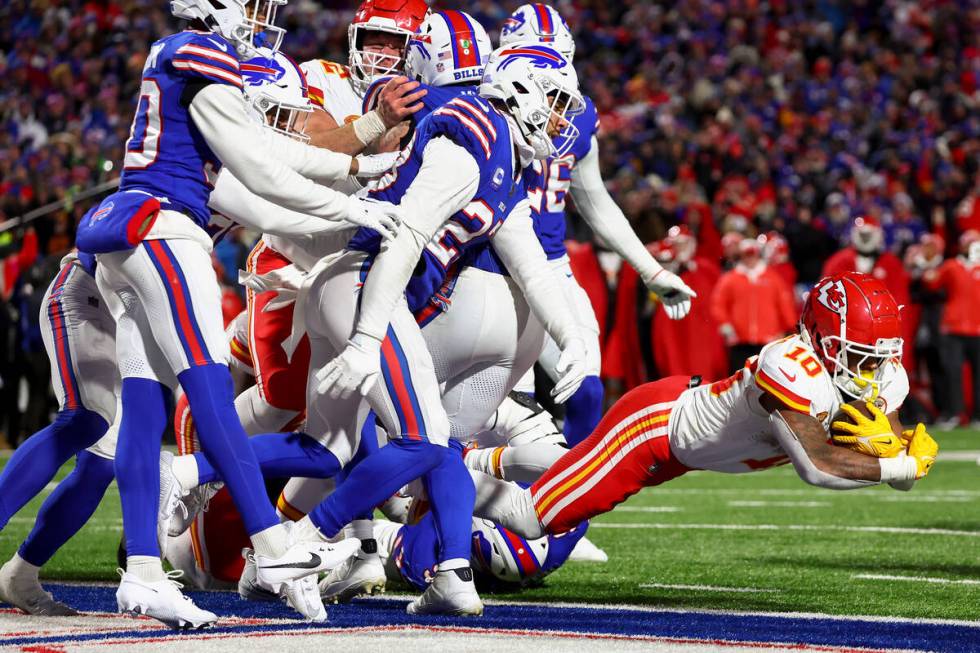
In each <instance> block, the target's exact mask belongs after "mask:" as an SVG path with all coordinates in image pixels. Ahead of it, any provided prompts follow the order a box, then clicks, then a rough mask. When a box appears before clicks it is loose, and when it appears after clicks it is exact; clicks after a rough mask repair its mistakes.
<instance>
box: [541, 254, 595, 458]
mask: <svg viewBox="0 0 980 653" xmlns="http://www.w3.org/2000/svg"><path fill="white" fill-rule="evenodd" d="M562 272H563V274H561V275H560V276H561V278H563V279H564V280H565V283H564V284H563V285H564V286H565V295H566V297H567V298H568V302H569V304H570V306H571V307H572V311H573V312H574V314H575V316H576V318H578V321H579V327H580V330H581V335H582V337H583V338H585V343H586V347H587V350H586V353H587V355H588V358H587V363H588V365H589V372H588V376H586V377H585V380H584V381H583V382H582V385H580V386H579V388H578V390H576V391H575V394H573V395H572V396H571V398H570V399H569V400H568V401H567V402H566V403H565V428H564V431H565V439H566V440H568V444H569V445H571V446H575V445H576V444H578V443H579V442H581V441H582V440H584V439H585V438H587V437H588V436H589V435H590V434H591V433H592V430H593V429H594V428H595V427H596V425H597V424H598V423H599V420H600V419H601V418H602V400H603V394H604V391H603V386H602V379H600V378H599V373H600V370H601V364H602V360H601V353H600V349H599V323H598V322H597V321H596V318H595V312H594V311H593V309H592V303H591V302H590V301H589V296H588V295H587V294H586V292H585V291H584V290H582V287H581V286H579V285H578V282H577V281H575V277H573V276H572V272H571V268H569V267H568V264H567V262H566V263H565V264H564V269H563V270H562ZM560 354H561V352H560V351H559V349H558V345H556V344H555V342H554V341H553V340H551V339H550V338H549V339H548V343H547V344H546V345H545V351H544V353H542V355H541V364H542V366H543V367H544V368H545V370H546V371H547V372H548V375H549V376H550V377H551V379H552V380H556V379H557V375H556V373H555V365H556V364H557V363H558V357H559V355H560Z"/></svg>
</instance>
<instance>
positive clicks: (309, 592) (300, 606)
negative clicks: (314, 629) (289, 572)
mask: <svg viewBox="0 0 980 653" xmlns="http://www.w3.org/2000/svg"><path fill="white" fill-rule="evenodd" d="M316 578H317V577H316V575H311V576H304V577H303V578H300V579H299V580H293V581H289V582H288V583H283V586H282V598H283V599H285V600H286V603H288V604H289V606H290V607H291V608H292V609H293V610H296V612H298V613H300V614H301V615H303V616H304V617H306V619H307V621H312V622H314V623H322V622H324V621H326V620H327V609H326V608H325V607H323V600H322V599H321V598H320V588H319V587H317V584H316Z"/></svg>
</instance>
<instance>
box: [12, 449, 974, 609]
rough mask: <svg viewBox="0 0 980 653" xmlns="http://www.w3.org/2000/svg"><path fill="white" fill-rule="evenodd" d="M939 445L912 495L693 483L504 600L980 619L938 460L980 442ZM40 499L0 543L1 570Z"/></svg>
mask: <svg viewBox="0 0 980 653" xmlns="http://www.w3.org/2000/svg"><path fill="white" fill-rule="evenodd" d="M934 435H935V436H936V438H937V440H938V441H939V443H940V446H941V448H942V451H941V453H940V459H939V461H938V462H937V463H936V466H935V468H934V469H933V471H932V473H931V474H930V475H929V477H928V478H927V479H925V480H924V481H923V482H921V483H920V484H918V486H917V487H916V488H915V489H914V490H912V491H911V492H908V493H902V492H897V491H894V490H892V489H890V488H887V487H885V488H880V487H879V488H871V489H867V490H860V491H851V492H832V491H829V490H821V489H819V488H813V487H810V486H807V485H805V484H804V483H803V482H802V481H800V480H799V479H798V478H797V477H796V475H795V473H794V472H793V470H792V468H790V467H788V466H787V467H780V468H776V469H771V470H767V471H763V472H760V473H756V474H746V475H738V476H736V475H725V474H714V473H709V472H695V473H690V474H688V475H686V476H684V477H681V478H679V479H676V480H674V481H671V482H670V483H668V484H667V485H664V486H661V487H659V488H653V489H650V490H646V491H643V492H641V493H640V494H638V495H637V496H635V497H633V498H632V499H630V500H629V501H628V502H627V503H625V504H624V505H623V506H620V507H619V508H618V509H617V510H615V511H614V512H612V513H610V514H608V515H605V516H603V517H600V518H598V519H597V520H595V521H594V523H593V528H592V529H591V530H590V533H589V537H590V539H592V541H593V542H595V543H596V544H597V545H599V546H600V547H602V548H603V549H605V550H606V552H607V553H608V554H609V558H610V561H609V562H608V563H606V564H589V563H568V564H566V565H565V566H564V567H563V568H562V569H560V570H559V571H558V572H556V573H555V574H553V575H552V576H550V577H549V578H548V579H547V582H546V584H545V585H544V586H543V587H540V588H533V589H529V590H526V591H524V592H521V593H520V594H514V595H501V596H500V597H499V598H508V599H514V600H520V599H528V600H535V601H569V602H590V603H629V604H642V605H651V606H659V607H665V608H691V609H701V610H703V609H722V610H725V609H729V610H752V611H780V612H795V611H807V612H810V611H815V612H826V613H831V614H862V615H889V616H903V617H919V618H945V619H968V620H980V562H978V557H977V551H978V545H980V511H978V510H977V505H978V503H980V468H978V467H977V464H976V461H975V460H974V459H973V457H972V456H960V457H961V458H965V459H962V460H960V459H954V460H944V459H943V455H942V454H943V453H949V452H957V451H960V452H963V451H973V450H980V433H978V432H975V431H965V430H960V431H952V432H949V433H937V434H934ZM69 469H70V467H66V468H65V469H63V470H62V471H61V473H60V474H59V478H61V477H63V476H64V475H65V474H66V473H67V472H68V470H69ZM45 495H46V493H45ZM42 498H43V497H42ZM42 498H38V499H35V500H34V501H33V502H32V503H31V504H29V506H27V507H25V508H24V510H22V511H21V512H20V513H19V514H18V515H17V516H16V517H14V519H13V520H12V521H11V523H10V524H9V525H8V527H7V528H6V529H5V530H4V531H3V532H2V533H0V559H3V560H6V559H7V558H9V557H10V556H11V555H12V554H13V552H14V551H15V549H16V547H17V545H18V544H19V542H20V541H21V539H22V538H23V537H24V536H25V535H26V534H27V532H28V531H29V529H30V527H31V525H32V523H33V515H34V514H35V512H36V511H37V509H38V507H39V506H40V503H41V500H42ZM875 529H878V530H875ZM886 529H897V530H886ZM120 531H121V522H120V512H119V496H118V493H117V491H116V489H115V486H113V487H111V488H110V490H109V492H108V493H107V495H106V498H105V500H104V501H103V503H102V505H101V506H100V507H99V510H98V512H97V513H96V515H95V517H94V519H93V520H92V521H91V522H90V523H89V524H88V525H87V526H86V527H85V528H84V529H83V530H82V532H81V533H79V534H78V536H76V537H75V538H74V539H73V540H72V541H71V542H70V543H69V544H68V545H67V546H66V547H65V548H64V549H63V550H62V551H61V552H59V554H58V555H57V556H56V557H55V558H54V559H53V560H52V561H51V562H50V563H49V565H48V566H47V567H45V570H44V575H45V577H46V578H49V579H61V580H101V581H114V580H115V579H116V578H117V576H116V575H115V571H114V570H115V567H116V562H115V552H116V545H117V543H118V541H119V535H120ZM862 576H888V577H894V578H889V579H883V578H868V577H862ZM916 578H918V579H921V578H929V579H933V580H932V581H931V582H925V581H921V580H914V579H916ZM910 579H913V580H910Z"/></svg>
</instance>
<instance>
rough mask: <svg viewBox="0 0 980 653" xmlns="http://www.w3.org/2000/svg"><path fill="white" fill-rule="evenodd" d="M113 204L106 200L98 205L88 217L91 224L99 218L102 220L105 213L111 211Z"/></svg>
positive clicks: (107, 213)
mask: <svg viewBox="0 0 980 653" xmlns="http://www.w3.org/2000/svg"><path fill="white" fill-rule="evenodd" d="M115 206H116V205H115V204H113V203H112V202H106V203H105V204H104V205H103V206H101V207H99V210H98V211H96V212H95V213H93V214H92V218H91V219H90V222H91V223H92V224H95V223H96V222H98V221H99V220H102V219H103V218H105V217H106V216H107V215H109V214H110V213H112V209H113V208H115Z"/></svg>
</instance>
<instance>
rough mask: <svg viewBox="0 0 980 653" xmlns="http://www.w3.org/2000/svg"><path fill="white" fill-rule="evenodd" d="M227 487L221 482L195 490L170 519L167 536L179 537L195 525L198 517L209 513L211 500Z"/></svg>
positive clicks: (182, 499)
mask: <svg viewBox="0 0 980 653" xmlns="http://www.w3.org/2000/svg"><path fill="white" fill-rule="evenodd" d="M224 486H225V484H224V483H222V482H221V481H214V482H212V483H204V484H203V485H198V486H197V487H195V488H193V489H192V490H191V491H190V492H188V493H187V494H185V495H184V496H183V498H181V499H180V501H179V503H178V505H177V506H176V510H175V511H174V513H173V514H172V515H171V517H170V524H169V526H168V528H167V534H168V535H170V537H177V536H178V535H180V534H181V533H183V532H184V531H186V530H187V529H188V528H190V527H191V524H192V523H194V520H195V519H197V516H198V515H199V514H201V513H202V512H207V510H208V504H209V503H211V499H213V498H214V495H216V494H217V493H218V491H219V490H221V488H223V487H224Z"/></svg>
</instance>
